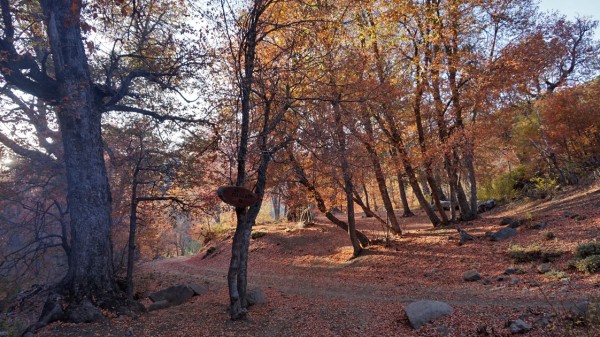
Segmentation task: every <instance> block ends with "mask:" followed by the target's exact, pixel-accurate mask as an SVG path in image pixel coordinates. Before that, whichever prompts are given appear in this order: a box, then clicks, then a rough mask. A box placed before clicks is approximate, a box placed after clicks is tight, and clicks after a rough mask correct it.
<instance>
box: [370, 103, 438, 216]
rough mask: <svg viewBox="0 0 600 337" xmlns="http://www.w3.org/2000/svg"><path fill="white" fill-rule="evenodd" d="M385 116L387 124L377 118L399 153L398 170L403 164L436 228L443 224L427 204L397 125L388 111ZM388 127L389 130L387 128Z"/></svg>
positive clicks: (409, 180) (384, 113)
mask: <svg viewBox="0 0 600 337" xmlns="http://www.w3.org/2000/svg"><path fill="white" fill-rule="evenodd" d="M383 115H384V117H385V119H386V121H387V123H386V122H384V121H383V120H381V118H380V117H378V116H375V118H376V119H377V122H378V123H379V125H380V126H381V128H382V129H383V130H384V133H385V135H386V136H387V137H388V138H389V140H390V141H391V143H392V146H393V147H394V150H395V151H397V154H398V155H397V158H398V160H395V164H396V166H397V167H396V169H397V170H400V166H399V165H400V163H402V166H404V172H406V176H407V177H408V182H409V184H410V187H411V188H412V190H413V193H414V194H415V197H416V198H417V200H418V201H419V205H420V206H421V208H422V209H423V210H424V211H425V214H427V217H429V220H430V221H431V223H432V224H433V225H434V226H437V225H439V224H440V223H441V221H440V218H438V217H437V215H436V214H435V211H434V210H433V209H432V208H431V205H430V204H429V203H428V202H427V199H425V196H424V195H423V192H422V191H421V187H420V186H419V181H418V180H417V174H416V172H415V169H414V168H413V166H412V164H411V163H410V160H409V159H408V156H407V154H406V150H405V147H404V142H403V140H402V137H401V136H400V132H399V131H398V129H397V127H396V124H395V123H394V120H393V119H392V118H391V116H390V115H389V113H388V112H387V111H384V112H383ZM386 126H387V128H386ZM388 128H389V129H388Z"/></svg>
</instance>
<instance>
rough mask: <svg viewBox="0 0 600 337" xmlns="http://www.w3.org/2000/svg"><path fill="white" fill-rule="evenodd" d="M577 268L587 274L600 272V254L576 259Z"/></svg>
mask: <svg viewBox="0 0 600 337" xmlns="http://www.w3.org/2000/svg"><path fill="white" fill-rule="evenodd" d="M575 268H577V270H579V271H580V272H582V273H586V274H593V273H597V272H600V255H591V256H588V257H586V258H584V259H580V260H578V261H576V262H575Z"/></svg>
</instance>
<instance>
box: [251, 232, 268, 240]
mask: <svg viewBox="0 0 600 337" xmlns="http://www.w3.org/2000/svg"><path fill="white" fill-rule="evenodd" d="M265 235H267V232H263V231H252V233H250V238H251V239H252V240H256V239H258V238H262V237H263V236H265Z"/></svg>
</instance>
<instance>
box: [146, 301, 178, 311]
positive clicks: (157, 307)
mask: <svg viewBox="0 0 600 337" xmlns="http://www.w3.org/2000/svg"><path fill="white" fill-rule="evenodd" d="M171 306H173V303H171V302H169V301H167V300H161V301H156V302H154V303H151V304H150V305H149V306H148V311H154V310H160V309H165V308H168V307H171Z"/></svg>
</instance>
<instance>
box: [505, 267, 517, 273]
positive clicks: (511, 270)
mask: <svg viewBox="0 0 600 337" xmlns="http://www.w3.org/2000/svg"><path fill="white" fill-rule="evenodd" d="M516 273H517V268H513V267H508V268H506V269H505V270H504V275H513V274H516Z"/></svg>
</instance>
